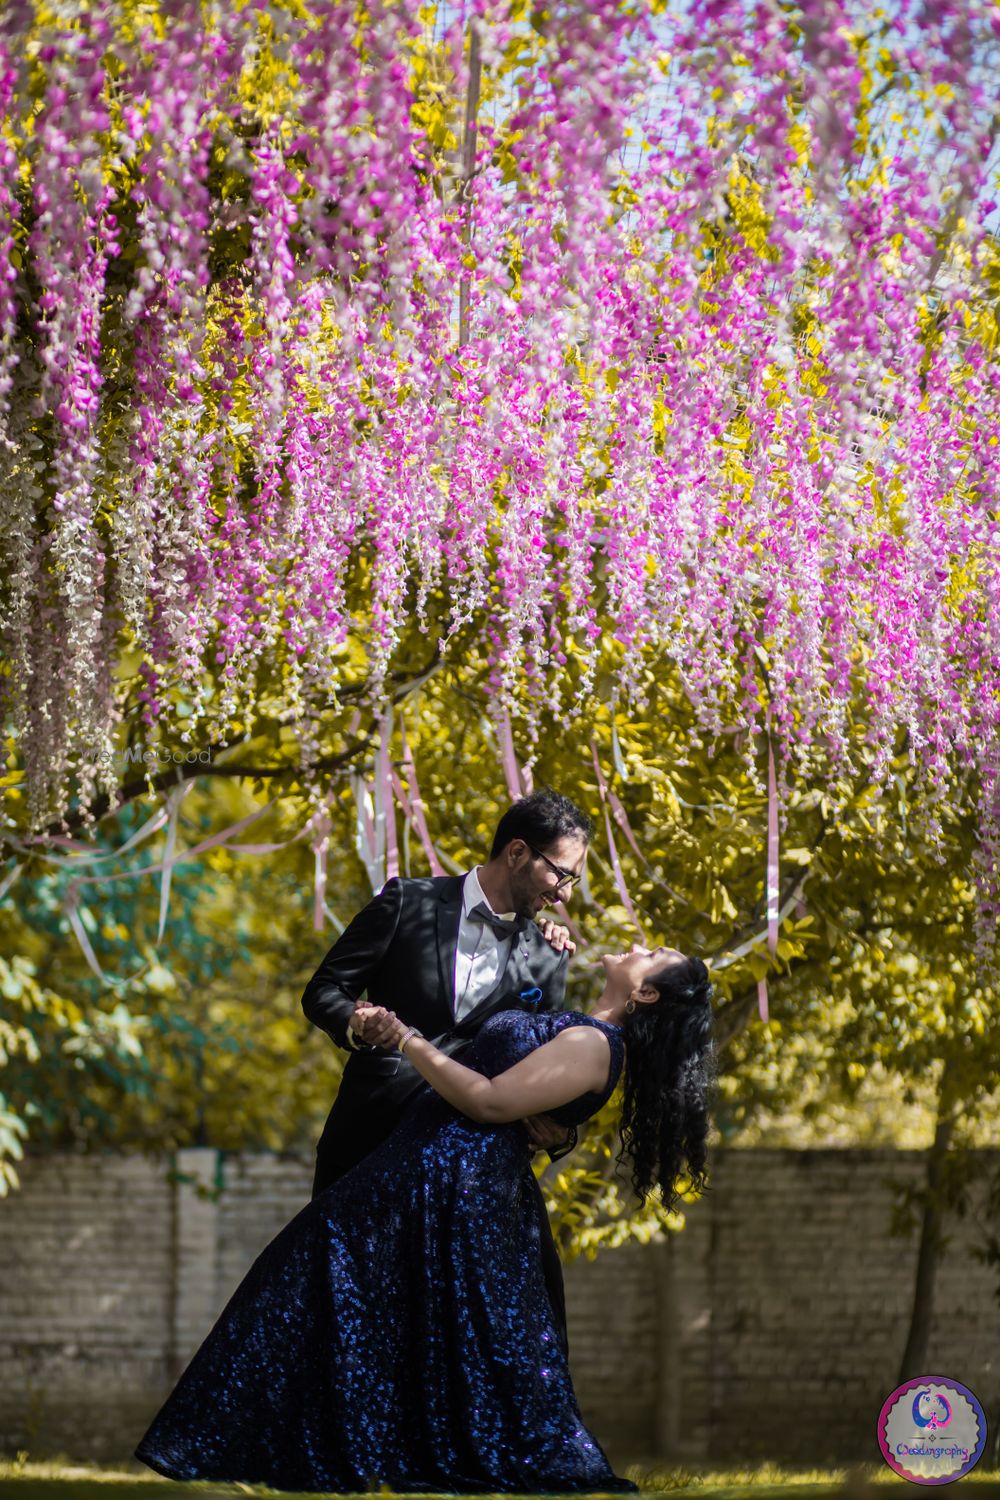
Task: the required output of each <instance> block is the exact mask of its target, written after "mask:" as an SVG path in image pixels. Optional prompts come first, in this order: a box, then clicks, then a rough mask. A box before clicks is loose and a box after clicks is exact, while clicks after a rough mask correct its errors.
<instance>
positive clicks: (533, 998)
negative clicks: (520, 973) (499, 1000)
mask: <svg viewBox="0 0 1000 1500" xmlns="http://www.w3.org/2000/svg"><path fill="white" fill-rule="evenodd" d="M517 998H518V999H519V1000H523V1001H524V1003H525V1005H526V1006H527V1008H528V1009H529V1010H537V1009H538V1007H539V1005H541V1003H542V992H541V990H540V989H538V988H537V987H536V988H533V989H530V990H522V991H521V993H520V994H519V995H518V997H517Z"/></svg>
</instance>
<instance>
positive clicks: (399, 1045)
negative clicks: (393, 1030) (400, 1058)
mask: <svg viewBox="0 0 1000 1500" xmlns="http://www.w3.org/2000/svg"><path fill="white" fill-rule="evenodd" d="M411 1036H419V1037H421V1038H422V1037H423V1032H422V1031H418V1030H417V1028H416V1027H415V1026H411V1027H410V1029H409V1031H407V1032H405V1033H404V1034H403V1036H402V1037H401V1038H400V1040H399V1042H398V1043H397V1046H396V1051H397V1052H399V1053H402V1052H403V1049H404V1048H405V1046H406V1044H407V1042H408V1041H409V1040H410V1037H411Z"/></svg>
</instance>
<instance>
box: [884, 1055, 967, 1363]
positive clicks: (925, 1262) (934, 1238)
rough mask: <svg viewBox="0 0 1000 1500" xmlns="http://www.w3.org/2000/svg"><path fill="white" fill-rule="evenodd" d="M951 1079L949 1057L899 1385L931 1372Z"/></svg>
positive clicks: (930, 1155)
mask: <svg viewBox="0 0 1000 1500" xmlns="http://www.w3.org/2000/svg"><path fill="white" fill-rule="evenodd" d="M949 1081H950V1080H949V1064H948V1062H947V1060H946V1061H945V1065H944V1070H943V1072H942V1074H941V1083H940V1086H939V1089H938V1107H937V1120H936V1122H935V1126H934V1144H933V1145H932V1146H931V1148H930V1150H929V1151H928V1153H927V1179H926V1183H925V1188H924V1193H923V1212H922V1215H921V1221H920V1248H919V1250H918V1251H917V1272H916V1276H915V1277H914V1282H913V1306H912V1309H911V1312H910V1330H909V1333H908V1334H907V1336H906V1348H905V1350H904V1351H903V1358H902V1361H901V1363H900V1366H899V1376H898V1378H897V1381H896V1384H897V1385H903V1384H904V1382H905V1381H907V1380H914V1379H916V1378H917V1377H918V1376H920V1375H926V1374H927V1348H928V1345H929V1343H930V1336H931V1329H932V1327H933V1323H934V1284H935V1281H936V1280H937V1270H938V1266H939V1265H940V1264H941V1260H942V1255H943V1250H944V1242H943V1236H942V1224H943V1221H944V1213H945V1202H944V1188H945V1178H946V1173H947V1169H948V1148H949V1146H950V1145H951V1138H952V1133H953V1131H954V1129H955V1118H954V1111H953V1107H952V1100H951V1097H950V1089H949V1086H948V1085H949Z"/></svg>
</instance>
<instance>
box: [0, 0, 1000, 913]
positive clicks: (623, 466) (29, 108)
mask: <svg viewBox="0 0 1000 1500" xmlns="http://www.w3.org/2000/svg"><path fill="white" fill-rule="evenodd" d="M154 10H155V15H154ZM998 79H1000V13H998V11H997V9H996V7H995V6H994V5H992V4H990V3H988V0H955V3H945V0H925V3H918V0H901V3H900V4H899V5H898V6H894V7H893V9H892V13H891V14H888V13H886V14H882V13H879V14H878V15H877V16H874V17H873V14H872V12H871V10H870V8H869V7H867V6H864V5H861V4H850V3H846V0H800V3H796V4H793V5H785V4H780V5H779V4H778V3H777V0H739V3H737V0H694V3H691V4H687V5H682V4H680V3H679V0H678V3H673V0H671V3H667V4H665V5H664V4H659V3H658V4H656V5H650V6H648V7H644V6H633V5H629V4H625V3H624V0H591V3H590V4H588V5H582V4H579V3H568V0H554V3H553V4H552V5H550V6H547V7H546V9H545V12H544V14H543V13H540V12H538V13H533V14H531V15H529V13H528V11H527V10H526V9H524V8H523V7H522V6H521V5H519V4H508V5H504V4H500V3H492V0H467V3H464V4H461V5H458V6H448V7H439V8H434V7H433V6H432V7H428V6H425V5H422V4H418V3H417V0H379V3H377V4H373V5H370V6H368V7H366V9H365V12H364V17H363V19H362V20H361V21H360V23H359V19H358V12H357V9H356V7H354V6H353V5H350V4H346V3H340V0H315V3H311V4H310V5H309V6H308V7H306V8H302V7H300V6H298V5H293V4H291V3H290V0H289V3H287V4H280V3H268V0H252V3H250V4H248V5H246V6H244V7H243V8H241V9H240V10H239V11H238V12H237V11H236V10H235V9H234V8H232V7H226V6H222V5H219V6H216V7H214V8H213V7H212V6H202V7H188V6H185V5H182V4H166V3H164V4H163V5H162V6H161V7H160V9H159V10H156V9H155V7H154V8H151V9H150V11H149V12H148V13H147V11H146V10H143V11H140V12H136V13H135V14H134V15H133V14H132V13H131V12H129V15H128V17H126V16H125V14H124V13H123V11H122V8H121V7H120V6H118V5H117V4H112V3H110V0H95V3H93V4H91V5H89V6H88V7H87V8H86V12H85V13H83V14H81V15H79V16H77V17H75V18H73V19H68V20H67V19H63V18H62V17H61V15H60V14H59V13H56V12H53V11H52V10H51V9H49V8H44V7H41V6H40V5H39V6H36V5H33V4H29V3H27V0H18V3H15V4H12V5H10V6H7V7H5V8H4V12H3V15H2V17H0V108H2V110H3V113H4V129H3V131H2V132H0V161H2V164H3V182H2V183H0V243H2V245H3V247H4V248H3V250H2V251H0V408H2V410H3V419H4V428H3V444H2V452H0V460H2V464H3V469H4V473H3V483H2V484H0V545H2V549H3V559H4V578H5V589H4V592H3V594H2V597H0V633H2V635H3V639H4V646H5V650H6V654H7V661H8V662H9V664H10V670H9V672H8V673H7V675H5V676H4V677H3V678H2V679H0V685H2V692H3V696H4V709H5V717H6V719H7V721H8V723H9V725H10V727H11V730H12V733H13V736H14V740H15V743H16V745H17V754H18V758H19V760H20V761H21V762H22V763H23V764H24V766H25V771H26V788H27V809H26V813H27V821H28V823H29V824H30V826H31V827H32V828H38V827H40V826H42V825H44V824H46V823H48V822H50V821H52V820H53V819H58V818H60V817H61V816H62V815H63V814H64V813H65V811H66V808H67V806H68V805H69V801H70V798H71V797H72V796H73V795H74V794H76V795H79V796H80V798H81V799H82V801H83V802H84V803H88V802H89V801H90V800H91V797H92V795H93V793H94V792H95V791H98V790H100V787H99V786H98V785H96V784H95V781H94V775H95V773H93V772H92V771H89V770H88V769H87V766H88V765H92V764H94V762H95V759H96V762H97V763H98V764H100V763H103V762H104V757H102V756H101V755H100V754H99V753H98V755H97V756H96V757H94V756H93V752H94V751H97V752H101V751H102V750H104V751H106V750H108V749H110V748H112V747H113V745H114V742H115V736H116V733H117V731H118V729H119V716H120V713H121V705H120V704H119V702H118V699H117V697H116V693H115V681H116V677H115V668H116V663H117V661H118V659H119V655H120V652H121V650H122V649H123V647H125V646H128V647H132V648H138V649H139V650H140V651H141V652H142V653H143V665H142V673H143V678H144V683H145V686H144V689H143V699H142V701H143V704H144V708H145V717H146V722H147V724H148V725H150V726H152V725H158V726H159V732H160V733H161V734H163V735H176V736H178V737H179V738H180V739H181V740H182V741H189V740H190V739H191V736H192V735H193V734H195V733H197V734H198V735H199V736H201V737H202V738H203V739H204V738H208V737H212V738H213V739H215V740H220V739H224V738H225V733H226V725H227V724H228V723H229V722H230V721H231V719H232V718H233V717H234V716H236V715H239V716H242V717H243V718H244V719H247V718H250V719H252V715H253V712H254V700H255V692H256V685H257V683H258V681H260V680H261V679H262V678H263V677H268V678H269V679H273V677H274V675H275V673H278V674H280V678H281V680H282V682H283V685H284V693H285V698H286V702H287V705H288V707H289V709H290V711H291V712H292V714H293V715H294V716H295V718H296V721H297V722H298V724H299V727H300V731H301V734H302V742H303V746H304V750H305V752H306V759H307V760H308V759H309V744H310V739H309V736H310V733H311V731H310V730H308V729H307V726H309V725H311V724H313V723H314V721H315V718H316V716H317V714H318V713H319V712H320V707H319V706H320V705H321V704H324V703H327V702H328V701H329V699H330V696H331V694H333V693H336V690H337V688H338V686H339V685H341V684H342V682H343V672H344V662H345V660H346V659H347V657H346V655H345V643H346V642H347V641H348V639H349V638H351V639H354V640H357V641H360V642H361V643H362V644H363V645H364V648H365V650H366V651H367V656H368V665H369V670H370V689H371V696H372V699H373V701H376V700H377V699H378V698H379V695H380V692H381V685H382V683H383V682H384V679H385V676H386V673H387V672H388V671H389V669H390V668H391V666H392V664H393V660H394V653H395V651H396V649H397V646H398V645H399V642H400V640H401V638H402V637H403V636H404V635H407V634H409V633H411V632H412V630H413V629H414V628H415V623H414V622H416V624H418V625H420V624H422V625H423V627H424V628H425V629H426V630H427V631H428V632H429V633H430V634H432V635H433V636H435V637H436V638H438V639H439V640H440V641H441V642H442V643H443V647H444V649H447V643H448V640H449V639H450V638H451V636H452V635H454V634H455V633H456V632H457V631H458V630H460V629H461V630H462V631H468V630H469V629H473V630H474V631H475V632H476V633H477V635H478V638H479V641H480V644H481V647H482V649H483V650H484V651H485V653H486V654H487V656H488V658H489V660H490V661H491V662H492V665H493V670H494V687H495V691H496V694H497V702H498V703H499V704H501V705H503V706H505V707H506V708H508V709H509V710H510V711H512V712H515V713H520V714H521V715H522V716H523V717H525V718H526V719H527V721H528V729H529V732H530V729H531V724H532V723H533V722H536V721H537V718H538V715H539V714H540V713H541V712H542V711H543V710H544V709H545V708H546V707H550V708H551V707H555V708H557V710H558V711H559V712H560V713H561V714H562V715H563V716H571V715H572V714H573V713H574V712H579V711H582V710H584V709H585V707H586V704H587V700H588V695H589V694H590V692H591V691H592V688H593V683H594V681H595V674H596V670H597V666H598V662H599V660H600V658H601V653H602V651H604V652H607V651H608V648H609V646H610V647H611V648H612V649H613V650H614V651H615V652H617V654H618V659H620V660H621V662H622V663H623V665H622V667H621V669H620V675H621V680H620V683H619V687H620V693H621V697H622V701H623V702H625V703H628V702H630V701H632V702H634V701H637V699H638V698H641V693H642V684H643V680H644V671H645V665H644V664H645V663H647V662H649V661H653V660H657V659H661V660H662V659H663V658H666V659H667V660H669V661H670V662H671V663H672V664H673V666H674V668H675V670H676V672H677V673H678V675H679V678H680V680H681V682H682V683H683V685H684V688H685V690H686V691H687V693H688V694H689V696H690V698H691V700H692V701H693V703H694V704H695V705H696V708H697V710H698V714H699V716H700V720H701V723H702V725H703V727H704V730H705V732H706V733H708V734H711V733H714V732H717V731H718V730H719V729H720V728H722V727H728V728H733V727H742V728H744V729H747V730H749V731H751V734H750V735H749V736H748V743H749V744H750V746H751V753H752V747H753V745H754V743H755V739H756V743H757V744H758V745H759V743H760V736H761V735H762V734H763V733H764V731H765V726H766V727H767V728H768V730H769V733H770V736H771V740H772V743H773V744H774V746H775V748H776V753H777V754H778V758H779V761H780V764H781V766H782V767H783V774H790V773H791V772H792V771H795V772H797V773H798V774H801V775H802V776H807V777H816V776H828V775H829V774H830V769H831V766H836V765H839V767H840V769H841V770H845V769H846V770H850V769H851V768H852V767H853V768H855V769H856V768H857V762H858V758H859V756H862V755H863V756H864V758H865V760H866V764H867V765H868V766H869V768H871V767H872V766H873V767H874V773H875V776H876V778H881V777H884V776H886V775H888V774H889V770H890V768H891V763H892V760H893V758H894V757H895V756H897V755H898V754H899V753H900V746H901V745H904V744H905V746H906V748H907V750H908V752H909V754H910V756H911V757H912V758H913V759H914V760H915V761H916V762H917V763H918V764H920V765H921V766H922V767H924V768H925V770H926V774H927V784H928V786H929V787H930V788H932V789H936V792H935V794H936V795H943V794H945V793H946V792H947V791H948V790H949V789H955V788H956V787H959V786H961V785H962V783H963V779H964V778H966V777H967V776H969V775H971V776H973V777H974V778H976V781H977V784H981V785H982V787H983V794H982V804H981V825H982V835H983V842H982V859H981V862H980V869H979V878H980V881H981V884H982V886H983V890H984V895H985V893H987V892H989V891H990V890H995V888H996V883H997V872H996V859H995V851H996V849H997V847H998V846H1000V830H998V827H997V822H998V816H1000V815H998V813H997V809H996V793H995V785H996V777H995V765H996V757H997V747H998V745H1000V735H998V724H997V720H998V715H1000V682H998V664H1000V641H998V637H997V632H998V630H1000V624H998V622H1000V549H998V547H997V532H996V521H995V516H996V513H997V511H996V506H997V494H996V489H997V470H998V466H997V461H996V450H997V445H998V441H1000V372H998V368H997V354H996V339H995V314H994V310H993V302H992V301H991V298H992V296H993V294H992V293H991V291H990V287H991V285H993V284H995V277H996V271H997V245H996V237H995V232H994V231H995V224H996V209H995V203H994V201H993V198H994V196H995V179H996V174H997V121H998V119H1000V100H998V98H997V92H998V83H997V80H998ZM40 88H41V92H39V89H40ZM460 288H461V289H463V290H462V294H461V296H460ZM182 698H183V699H184V700H185V701H186V705H187V707H188V710H189V712H188V715H187V717H186V718H185V719H183V720H182V719H180V718H176V719H175V704H176V703H177V702H178V701H179V700H180V699H182ZM859 721H860V722H861V724H862V725H863V733H864V739H865V743H864V745H863V746H859V744H858V742H857V740H856V733H857V731H856V730H855V729H854V728H852V726H853V725H855V724H856V723H857V722H859ZM85 750H86V751H88V752H90V756H91V758H90V759H89V760H88V761H87V762H86V763H85V757H84V754H83V752H84V751H85ZM758 758H759V757H758ZM306 774H307V776H308V768H307V771H306ZM103 789H104V790H106V791H109V792H110V791H112V790H113V787H112V786H110V785H105V786H104V788H103ZM984 909H985V908H984Z"/></svg>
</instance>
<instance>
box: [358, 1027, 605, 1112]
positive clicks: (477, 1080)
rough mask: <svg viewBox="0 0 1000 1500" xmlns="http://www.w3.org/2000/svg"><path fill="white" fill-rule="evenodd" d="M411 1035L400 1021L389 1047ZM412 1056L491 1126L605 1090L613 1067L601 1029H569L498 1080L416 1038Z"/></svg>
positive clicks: (450, 1096)
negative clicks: (487, 1076)
mask: <svg viewBox="0 0 1000 1500" xmlns="http://www.w3.org/2000/svg"><path fill="white" fill-rule="evenodd" d="M359 1009H360V1010H361V1011H362V1012H363V1013H364V1014H366V1015H367V1014H369V1013H370V1014H380V1013H384V1012H382V1008H381V1007H379V1006H362V1007H359ZM388 1014H389V1015H392V1012H391V1011H390V1012H388ZM408 1030H409V1027H408V1026H407V1025H406V1024H405V1022H402V1021H400V1020H398V1018H397V1020H396V1030H395V1032H394V1034H393V1035H392V1036H391V1037H390V1038H389V1039H388V1040H387V1043H386V1045H388V1046H391V1047H398V1046H399V1043H400V1041H401V1040H402V1038H403V1037H404V1036H405V1035H406V1032H407V1031H408ZM406 1056H407V1057H408V1058H409V1060H410V1062H411V1063H412V1064H413V1066H414V1067H415V1068H416V1070H417V1072H418V1073H419V1074H420V1075H421V1077H422V1078H426V1080H427V1082H428V1083H429V1084H430V1085H431V1087H432V1088H433V1089H435V1090H436V1091H437V1093H439V1094H440V1095H441V1097H442V1099H447V1101H448V1103H449V1104H453V1105H454V1106H455V1108H456V1109H459V1110H461V1112H462V1114H463V1115H468V1116H469V1118H470V1119H471V1120H479V1121H480V1122H481V1123H483V1124H487V1125H503V1124H507V1123H508V1122H509V1121H511V1120H523V1119H524V1118H525V1116H526V1115H540V1114H544V1113H545V1111H546V1110H550V1109H558V1107H559V1105H560V1104H568V1103H569V1102H570V1100H571V1099H577V1098H579V1096H580V1095H581V1094H588V1093H590V1092H591V1091H594V1090H598V1089H603V1088H604V1086H605V1084H606V1083H607V1081H608V1068H609V1067H610V1065H611V1049H610V1047H609V1046H608V1041H607V1038H606V1037H605V1036H604V1034H603V1032H601V1031H599V1030H598V1029H597V1027H596V1026H567V1027H566V1029H565V1031H561V1032H560V1033H559V1035H558V1036H556V1037H553V1039H552V1041H551V1042H545V1043H544V1045H543V1046H541V1047H537V1048H536V1049H535V1050H534V1052H530V1053H529V1054H528V1056H527V1057H522V1059H521V1061H520V1062H518V1063H515V1064H514V1066H513V1067H512V1068H508V1069H507V1071H506V1072H505V1073H499V1074H498V1075H497V1076H496V1078H484V1077H483V1075H482V1074H481V1073H477V1072H476V1071H475V1069H473V1068H467V1067H465V1066H464V1065H463V1064H462V1063H460V1062H456V1061H455V1059H454V1058H453V1057H448V1056H447V1055H446V1054H445V1053H444V1052H439V1051H438V1049H437V1047H435V1046H434V1045H433V1043H431V1042H428V1041H427V1040H426V1039H425V1038H424V1037H420V1036H412V1037H410V1039H409V1041H408V1042H407V1043H406Z"/></svg>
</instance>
